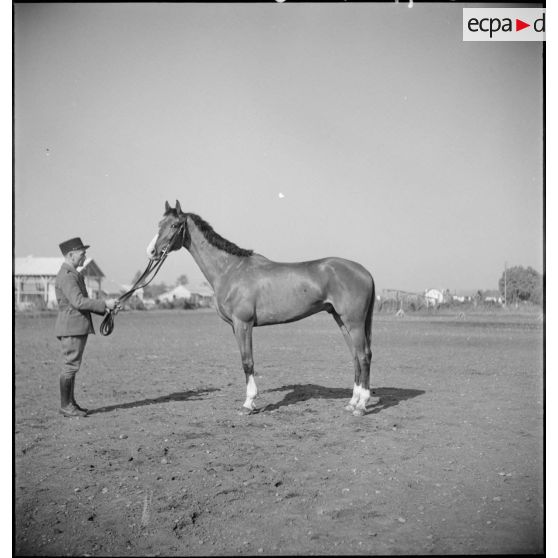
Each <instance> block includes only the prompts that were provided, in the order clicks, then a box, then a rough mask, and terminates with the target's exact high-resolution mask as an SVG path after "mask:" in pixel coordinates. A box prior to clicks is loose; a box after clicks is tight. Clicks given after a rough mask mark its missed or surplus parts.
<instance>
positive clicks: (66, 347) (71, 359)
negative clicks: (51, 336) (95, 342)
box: [59, 335, 87, 379]
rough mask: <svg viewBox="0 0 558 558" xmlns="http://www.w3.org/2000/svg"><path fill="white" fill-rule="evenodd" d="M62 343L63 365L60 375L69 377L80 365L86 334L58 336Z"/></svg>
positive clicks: (72, 375)
mask: <svg viewBox="0 0 558 558" xmlns="http://www.w3.org/2000/svg"><path fill="white" fill-rule="evenodd" d="M59 339H60V343H61V344H62V355H63V356H64V366H63V370H62V374H60V376H61V377H63V378H67V379H71V378H73V377H74V376H75V375H76V374H77V371H78V370H79V367H80V366H81V357H82V356H83V350H84V349H85V344H86V343H87V335H72V336H68V337H59Z"/></svg>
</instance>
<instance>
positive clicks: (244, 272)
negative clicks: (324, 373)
mask: <svg viewBox="0 0 558 558" xmlns="http://www.w3.org/2000/svg"><path fill="white" fill-rule="evenodd" d="M181 248H186V249H187V250H188V251H189V252H190V254H191V255H192V257H193V258H194V260H195V262H196V263H197V265H198V266H199V268H200V270H201V272H202V273H203V275H204V276H205V277H206V279H207V281H208V282H209V283H210V285H211V286H212V288H213V291H214V295H215V306H216V310H217V313H218V314H219V316H220V317H221V318H222V319H223V320H224V321H225V322H227V323H228V324H229V325H231V326H232V329H233V333H234V335H235V337H236V341H237V343H238V348H239V350H240V356H241V361H242V367H243V369H244V373H245V377H246V400H245V402H244V404H243V406H242V409H241V412H242V413H245V414H252V413H256V412H258V411H259V409H258V408H257V407H256V405H255V403H254V400H255V399H256V396H257V394H258V389H257V386H256V381H255V379H254V359H253V354H252V330H253V328H254V327H260V326H266V325H274V324H283V323H288V322H294V321H296V320H301V319H302V318H306V317H308V316H311V315H312V314H316V313H317V312H321V311H325V312H328V313H329V314H331V315H332V316H333V318H334V319H335V321H336V322H337V325H338V326H339V328H340V329H341V332H342V333H343V337H344V338H345V341H346V343H347V345H348V347H349V350H350V351H351V355H352V359H353V365H354V384H353V392H352V397H351V399H350V401H349V403H348V404H347V405H346V407H345V409H346V410H348V411H350V412H352V413H353V415H355V416H362V415H364V414H365V411H366V404H367V402H368V400H369V399H370V363H371V360H372V350H371V334H372V314H373V312H374V302H375V298H376V297H375V286H374V279H373V278H372V275H371V274H370V272H369V271H367V270H366V269H365V268H364V267H363V266H362V265H360V264H358V263H356V262H353V261H349V260H346V259H342V258H337V257H329V258H323V259H319V260H313V261H305V262H295V263H279V262H274V261H271V260H269V259H268V258H266V257H264V256H262V255H261V254H257V253H255V252H254V251H253V250H246V249H243V248H239V247H238V246H237V245H236V244H234V243H233V242H230V241H229V240H226V239H225V238H223V237H222V236H220V235H219V234H218V233H216V232H215V231H214V230H213V228H212V227H211V225H210V224H209V223H207V222H206V221H204V220H203V219H202V218H201V217H200V216H199V215H196V214H195V213H184V212H183V211H182V208H181V206H180V203H179V201H178V200H177V201H176V205H175V207H174V208H172V207H171V206H170V205H169V203H168V201H166V202H165V211H164V214H163V218H162V220H161V221H160V222H159V229H158V232H157V234H156V235H155V236H154V238H153V240H151V242H150V243H149V245H148V246H147V255H148V257H149V258H150V260H159V259H160V258H162V257H166V255H167V254H168V253H170V252H172V251H176V250H180V249H181Z"/></svg>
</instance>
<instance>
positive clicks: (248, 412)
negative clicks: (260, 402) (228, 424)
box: [238, 407, 260, 417]
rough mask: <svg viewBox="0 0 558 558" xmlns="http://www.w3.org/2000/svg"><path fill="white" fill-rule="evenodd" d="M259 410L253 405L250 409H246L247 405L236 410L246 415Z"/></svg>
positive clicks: (253, 413)
mask: <svg viewBox="0 0 558 558" xmlns="http://www.w3.org/2000/svg"><path fill="white" fill-rule="evenodd" d="M259 412H260V410H259V409H258V408H257V407H253V408H252V409H248V407H242V409H240V411H238V414H239V415H242V416H245V417H247V416H248V415H255V414H256V413H259Z"/></svg>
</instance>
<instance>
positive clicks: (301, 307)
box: [255, 283, 327, 325]
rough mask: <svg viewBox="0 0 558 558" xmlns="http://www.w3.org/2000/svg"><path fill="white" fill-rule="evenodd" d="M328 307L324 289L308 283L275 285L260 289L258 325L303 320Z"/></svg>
mask: <svg viewBox="0 0 558 558" xmlns="http://www.w3.org/2000/svg"><path fill="white" fill-rule="evenodd" d="M326 307H327V302H326V300H325V297H324V293H323V291H322V289H320V288H319V287H318V286H316V285H311V284H308V283H296V284H295V285H280V286H277V285H275V286H274V287H270V288H261V289H259V290H258V297H257V299H256V307H255V323H256V325H271V324H280V323H285V322H293V321H296V320H301V319H302V318H306V317H307V316H311V315H312V314H315V313H316V312H320V311H321V310H324V309H325V308H326Z"/></svg>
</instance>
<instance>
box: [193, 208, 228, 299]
mask: <svg viewBox="0 0 558 558" xmlns="http://www.w3.org/2000/svg"><path fill="white" fill-rule="evenodd" d="M187 225H188V233H189V235H190V247H189V248H188V250H189V251H190V254H192V257H193V258H194V260H195V262H196V263H197V264H198V267H199V268H200V270H201V272H202V273H203V275H204V276H205V278H206V279H207V280H208V281H209V283H210V285H211V286H212V287H213V290H215V286H216V283H217V282H218V280H219V278H220V277H222V276H223V275H225V274H226V272H227V270H228V269H229V268H230V267H231V266H232V265H234V264H235V263H237V261H238V256H233V255H232V254H229V253H228V252H225V251H224V250H220V249H219V248H216V247H215V246H213V244H211V243H210V242H209V241H208V240H207V239H206V238H205V236H204V234H203V233H202V232H201V231H200V230H199V229H198V228H197V227H196V225H195V223H193V222H192V221H191V220H190V219H188V222H187Z"/></svg>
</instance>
